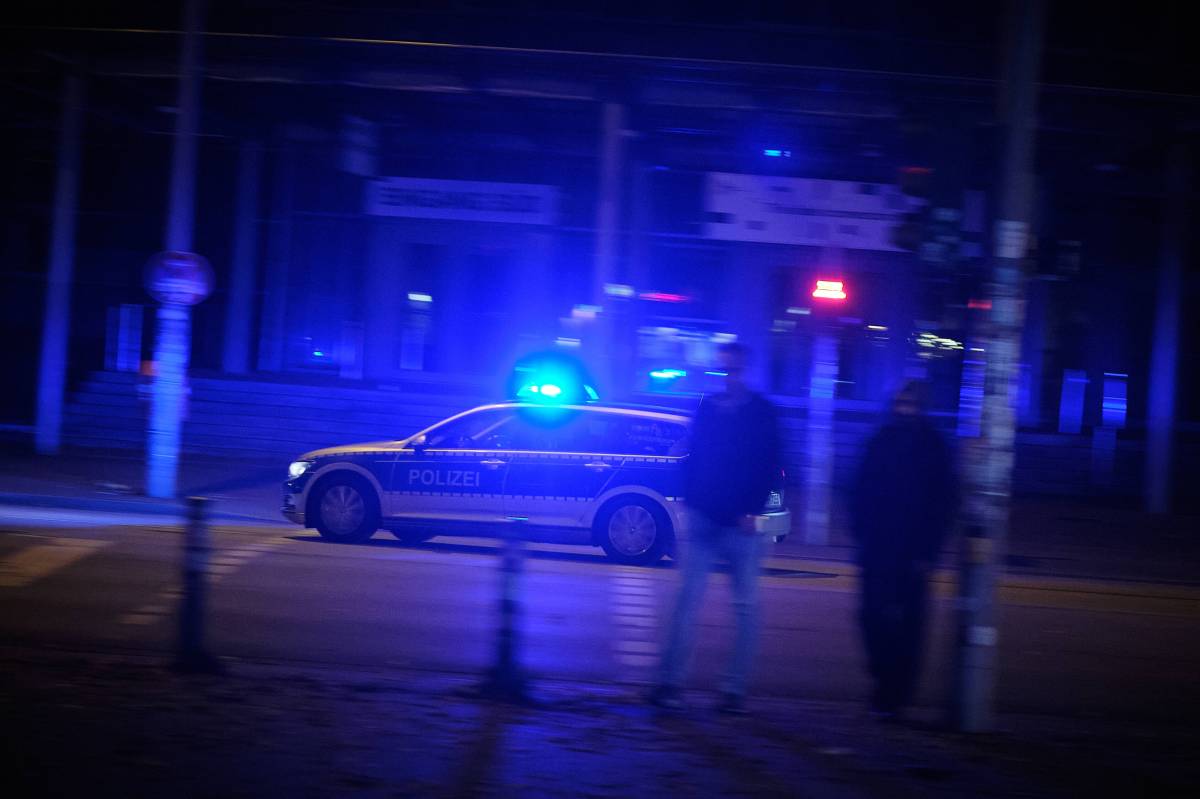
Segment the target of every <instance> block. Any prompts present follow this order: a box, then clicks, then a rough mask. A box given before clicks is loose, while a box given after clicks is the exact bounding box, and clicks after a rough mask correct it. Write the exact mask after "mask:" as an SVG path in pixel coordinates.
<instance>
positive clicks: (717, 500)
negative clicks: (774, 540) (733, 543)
mask: <svg viewBox="0 0 1200 799" xmlns="http://www.w3.org/2000/svg"><path fill="white" fill-rule="evenodd" d="M782 460H783V458H782V452H781V445H780V438H779V424H778V421H777V419H776V413H775V406H773V405H772V404H771V403H770V402H768V401H767V400H766V398H765V397H763V396H761V395H759V394H755V393H753V392H751V393H749V394H748V395H747V396H746V397H744V398H743V399H742V400H741V401H738V400H735V399H733V398H732V397H731V396H730V395H729V394H717V395H715V396H710V397H705V398H704V400H703V401H702V402H701V403H700V409H699V410H698V411H697V412H696V418H695V419H694V420H693V422H692V431H691V452H690V454H689V455H688V458H687V460H686V461H685V465H684V492H685V494H684V496H685V497H686V499H687V503H688V505H690V506H691V507H692V508H694V509H696V510H698V511H700V512H701V513H703V514H704V515H705V516H707V517H708V518H710V519H711V520H712V521H714V522H716V523H717V524H720V525H725V526H728V525H733V524H736V523H737V520H738V517H740V516H745V515H746V514H750V513H761V512H762V509H763V506H764V505H765V504H766V501H767V495H768V494H769V493H770V491H771V489H772V488H776V487H781V486H782V482H783V481H782V479H781V477H780V474H781V471H782Z"/></svg>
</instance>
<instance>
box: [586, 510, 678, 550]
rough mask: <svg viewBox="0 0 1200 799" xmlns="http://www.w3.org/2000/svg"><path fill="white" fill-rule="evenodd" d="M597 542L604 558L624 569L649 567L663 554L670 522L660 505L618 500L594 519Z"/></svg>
mask: <svg viewBox="0 0 1200 799" xmlns="http://www.w3.org/2000/svg"><path fill="white" fill-rule="evenodd" d="M595 533H596V540H597V541H598V542H599V544H600V546H601V547H603V548H604V552H605V554H607V555H608V556H609V557H610V558H612V559H613V560H615V561H616V562H617V563H622V564H625V565H627V566H650V565H653V564H655V563H657V562H658V561H659V560H660V559H661V558H662V556H663V553H664V552H666V550H667V548H668V544H669V542H670V539H671V520H670V518H669V517H668V516H667V512H666V511H665V510H664V509H663V507H662V506H661V505H659V504H658V503H657V502H655V501H654V500H652V499H647V498H646V497H637V496H630V497H620V498H618V499H615V500H612V501H611V502H609V503H608V504H607V505H605V506H604V507H603V508H602V509H601V510H600V513H599V514H598V515H597V516H596V524H595Z"/></svg>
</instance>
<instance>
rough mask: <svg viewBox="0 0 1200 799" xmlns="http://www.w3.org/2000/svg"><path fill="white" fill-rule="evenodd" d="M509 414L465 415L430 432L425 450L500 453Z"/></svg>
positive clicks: (491, 411) (496, 412) (495, 410)
mask: <svg viewBox="0 0 1200 799" xmlns="http://www.w3.org/2000/svg"><path fill="white" fill-rule="evenodd" d="M512 420H513V413H512V411H509V410H505V409H503V408H494V409H491V410H486V411H479V412H478V413H471V414H467V415H466V416H462V417H459V418H458V419H453V420H451V421H449V422H446V423H445V424H443V425H440V426H439V427H436V428H434V429H433V430H431V431H429V433H427V434H426V436H425V446H426V447H428V448H430V449H503V448H504V446H503V445H504V443H505V441H504V439H505V436H506V429H507V428H508V427H509V425H510V423H511V422H512Z"/></svg>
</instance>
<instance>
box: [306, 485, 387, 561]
mask: <svg viewBox="0 0 1200 799" xmlns="http://www.w3.org/2000/svg"><path fill="white" fill-rule="evenodd" d="M313 508H314V510H315V511H316V527H317V532H318V533H320V534H321V537H322V538H325V539H327V540H329V541H337V542H338V543H342V544H357V543H361V542H363V541H366V540H367V539H368V538H370V537H371V536H373V535H374V534H375V531H376V530H378V529H379V501H378V500H377V499H376V497H375V492H374V491H373V490H372V489H371V487H370V486H369V485H367V483H366V481H365V480H363V479H362V478H361V477H358V476H356V475H345V476H340V475H335V476H331V477H328V478H326V479H325V480H324V481H322V483H321V484H320V485H319V486H318V487H317V494H316V496H315V497H313Z"/></svg>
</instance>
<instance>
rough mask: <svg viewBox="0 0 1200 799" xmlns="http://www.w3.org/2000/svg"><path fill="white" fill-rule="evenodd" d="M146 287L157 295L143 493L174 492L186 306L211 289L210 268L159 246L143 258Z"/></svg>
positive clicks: (187, 334)
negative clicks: (162, 249) (152, 377)
mask: <svg viewBox="0 0 1200 799" xmlns="http://www.w3.org/2000/svg"><path fill="white" fill-rule="evenodd" d="M146 290H147V291H149V292H150V295H151V296H152V297H154V298H155V299H156V300H158V301H159V306H158V340H157V342H156V344H155V348H154V363H155V372H154V391H153V394H152V395H151V404H150V426H149V431H148V438H147V442H146V493H147V494H148V495H149V496H152V497H164V498H169V497H174V496H175V477H176V474H177V472H178V466H179V439H180V423H181V422H182V420H183V407H184V402H185V401H186V391H187V385H186V384H187V367H188V355H189V353H190V351H191V306H192V305H195V304H196V303H198V302H200V301H201V300H203V299H204V298H205V297H207V296H208V295H209V292H211V291H212V268H211V267H210V266H209V265H208V261H206V260H205V259H204V258H203V257H201V256H199V255H196V254H195V253H190V252H173V251H169V252H162V253H159V254H158V255H155V256H154V257H153V258H151V259H150V261H149V263H147V264H146Z"/></svg>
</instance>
